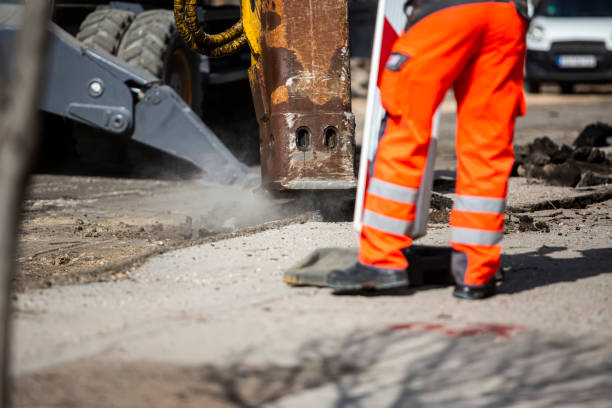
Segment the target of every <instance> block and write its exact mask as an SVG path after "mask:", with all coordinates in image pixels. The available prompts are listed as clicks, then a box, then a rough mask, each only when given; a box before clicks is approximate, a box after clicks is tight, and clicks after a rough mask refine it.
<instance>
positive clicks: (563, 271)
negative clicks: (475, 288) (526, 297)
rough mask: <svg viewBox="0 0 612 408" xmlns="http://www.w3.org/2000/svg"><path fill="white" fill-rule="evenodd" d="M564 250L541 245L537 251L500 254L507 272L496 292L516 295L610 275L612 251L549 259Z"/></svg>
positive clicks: (598, 250)
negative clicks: (540, 288)
mask: <svg viewBox="0 0 612 408" xmlns="http://www.w3.org/2000/svg"><path fill="white" fill-rule="evenodd" d="M567 249H568V248H565V247H548V246H545V245H544V246H542V247H540V248H539V249H538V250H536V251H531V252H527V253H521V254H512V255H502V265H503V266H504V267H506V268H508V270H507V271H505V274H504V275H505V276H504V283H503V284H502V285H501V287H500V288H499V293H508V294H510V293H518V292H522V291H525V290H530V289H533V288H536V287H539V286H546V285H552V284H555V283H559V282H573V281H576V280H578V279H584V278H589V277H592V276H596V275H600V274H603V273H611V272H612V267H611V266H610V259H612V248H597V249H588V250H583V251H580V253H581V256H577V257H573V258H553V257H550V256H548V255H549V254H552V253H555V252H561V251H566V250H567Z"/></svg>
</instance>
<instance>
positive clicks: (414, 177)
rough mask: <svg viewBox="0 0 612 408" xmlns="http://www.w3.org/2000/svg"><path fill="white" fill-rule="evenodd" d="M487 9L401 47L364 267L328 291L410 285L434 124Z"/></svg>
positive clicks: (405, 40)
mask: <svg viewBox="0 0 612 408" xmlns="http://www.w3.org/2000/svg"><path fill="white" fill-rule="evenodd" d="M486 4H489V3H476V4H469V5H463V6H456V7H451V8H448V9H444V10H441V11H438V12H435V13H433V14H431V15H429V16H427V17H426V18H424V19H423V20H420V21H419V22H418V23H416V24H415V25H414V26H412V27H411V28H410V29H409V30H408V32H407V33H406V34H404V35H403V36H402V37H400V38H399V39H398V41H397V42H396V43H395V44H394V46H393V50H392V54H391V56H390V57H389V60H388V61H387V65H386V68H385V70H384V72H383V75H382V82H381V101H382V104H383V106H384V108H385V110H386V111H387V120H386V127H385V129H384V133H383V136H382V138H381V140H380V142H379V145H378V149H377V153H376V158H375V162H374V170H373V174H372V178H371V179H370V182H369V185H368V191H367V193H366V198H365V210H364V217H363V226H362V229H361V239H360V251H359V262H358V263H357V264H356V265H355V266H354V267H352V268H349V269H347V270H339V271H332V272H331V273H330V274H328V276H327V278H326V279H327V284H328V285H329V286H331V287H334V288H341V289H357V288H365V287H373V288H383V287H394V286H401V285H405V284H407V283H408V282H407V274H406V273H405V272H404V271H405V270H406V268H407V266H408V264H407V261H406V258H405V257H404V256H403V254H402V251H401V250H402V249H404V248H406V247H408V246H410V244H411V243H412V238H411V229H412V223H413V222H414V219H415V215H416V212H417V208H416V201H417V191H418V189H419V187H420V185H421V180H422V178H423V171H424V168H425V164H426V160H427V152H428V147H429V143H430V138H431V125H432V117H433V114H434V112H435V110H436V109H437V107H438V105H439V104H440V102H441V101H442V98H443V97H444V95H445V94H446V91H447V90H448V89H449V87H450V86H451V84H452V83H453V82H454V81H455V79H456V77H457V76H458V74H459V73H460V72H461V71H462V70H463V67H464V66H465V65H466V64H467V63H469V61H470V60H471V59H472V58H473V56H474V52H475V51H476V50H477V49H478V46H479V44H480V41H481V37H482V33H483V32H484V30H485V28H486V22H487V7H486Z"/></svg>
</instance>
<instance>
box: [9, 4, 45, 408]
mask: <svg viewBox="0 0 612 408" xmlns="http://www.w3.org/2000/svg"><path fill="white" fill-rule="evenodd" d="M50 11H51V1H50V0H28V1H27V5H26V11H25V19H24V26H23V30H22V31H21V34H20V36H19V38H18V40H17V47H16V48H15V50H16V52H15V55H14V58H13V64H14V65H13V69H12V72H11V73H8V74H9V75H10V82H7V81H6V80H5V79H6V78H0V84H4V85H2V86H1V87H0V370H2V371H1V372H0V376H1V381H2V384H0V393H1V395H0V404H2V406H3V407H8V406H10V388H9V385H10V384H9V378H8V374H9V363H10V352H9V351H10V350H9V339H10V337H11V336H10V326H11V325H10V319H9V317H10V291H11V280H12V276H13V274H14V271H15V256H16V249H17V229H18V225H19V215H20V212H21V204H22V201H23V196H24V192H25V187H26V183H27V180H28V174H29V169H30V166H31V163H32V158H33V156H34V154H35V152H36V148H37V145H38V118H37V115H38V112H37V101H38V97H39V94H40V88H41V84H42V80H41V76H42V75H41V74H42V73H43V71H44V67H43V64H44V58H45V55H46V53H45V50H46V39H47V26H48V24H47V21H48V18H49V15H50ZM5 74H7V73H5Z"/></svg>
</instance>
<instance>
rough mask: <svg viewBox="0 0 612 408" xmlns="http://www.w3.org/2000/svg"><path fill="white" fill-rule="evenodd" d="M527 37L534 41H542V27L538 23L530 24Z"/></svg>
mask: <svg viewBox="0 0 612 408" xmlns="http://www.w3.org/2000/svg"><path fill="white" fill-rule="evenodd" d="M527 38H529V40H531V41H535V42H540V41H542V40H543V39H544V27H542V26H539V25H534V26H532V27H531V28H530V29H529V31H528V32H527Z"/></svg>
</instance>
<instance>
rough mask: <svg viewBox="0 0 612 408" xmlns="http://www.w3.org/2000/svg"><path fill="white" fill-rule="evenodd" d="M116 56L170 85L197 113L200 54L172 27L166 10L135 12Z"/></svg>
mask: <svg viewBox="0 0 612 408" xmlns="http://www.w3.org/2000/svg"><path fill="white" fill-rule="evenodd" d="M117 56H118V57H119V58H121V59H122V60H124V61H126V62H127V63H128V64H130V65H132V66H135V67H138V68H141V69H143V70H145V71H147V72H149V73H150V74H152V75H154V76H156V77H157V78H159V79H161V81H162V82H163V83H165V84H167V85H170V86H171V87H172V88H173V89H174V90H175V91H176V92H177V93H178V94H179V95H180V96H181V97H182V98H183V100H184V101H185V102H186V103H187V104H188V105H189V106H190V107H191V109H192V110H193V111H194V112H195V113H196V114H198V115H200V114H201V112H202V80H201V75H200V57H199V55H197V54H196V53H194V52H193V51H191V50H190V49H189V48H188V47H187V46H186V45H185V43H184V42H183V40H182V39H181V37H180V35H179V34H178V32H177V31H176V25H175V23H174V14H173V13H172V12H171V11H169V10H149V11H145V12H144V13H141V14H139V15H137V16H136V19H135V20H134V22H132V25H130V28H129V29H128V30H127V32H126V33H125V35H124V36H123V39H122V40H121V43H120V44H119V50H118V52H117Z"/></svg>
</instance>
